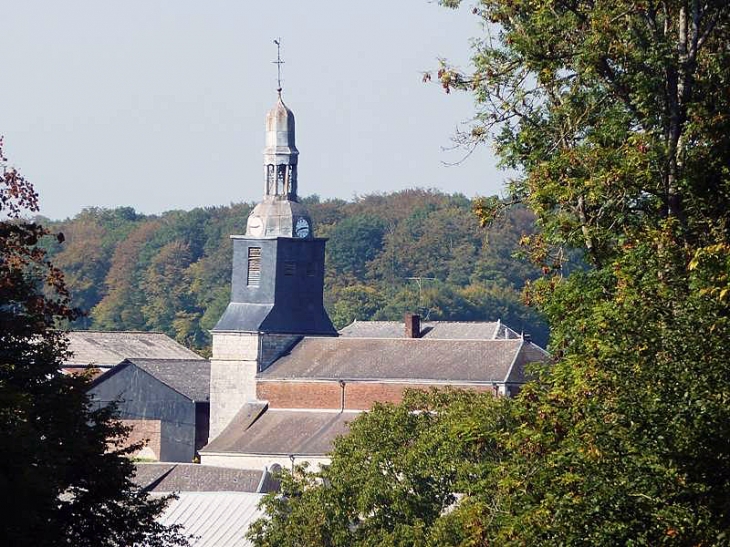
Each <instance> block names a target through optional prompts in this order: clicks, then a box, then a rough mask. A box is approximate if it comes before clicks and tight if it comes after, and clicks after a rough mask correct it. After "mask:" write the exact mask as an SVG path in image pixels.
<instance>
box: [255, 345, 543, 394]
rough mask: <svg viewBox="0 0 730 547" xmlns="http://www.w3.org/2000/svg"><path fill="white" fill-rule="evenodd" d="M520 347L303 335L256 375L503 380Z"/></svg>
mask: <svg viewBox="0 0 730 547" xmlns="http://www.w3.org/2000/svg"><path fill="white" fill-rule="evenodd" d="M523 345H532V344H530V343H529V342H525V341H524V340H522V339H516V340H505V339H502V340H436V339H428V338H421V339H413V338H398V339H393V338H381V339H378V338H354V337H346V336H343V337H339V338H324V337H323V338H314V337H312V338H304V339H303V340H302V341H301V342H299V343H298V344H297V345H296V346H294V347H293V348H292V349H291V351H290V353H288V354H287V355H284V356H282V357H280V358H279V359H278V360H277V361H275V362H274V364H272V365H271V366H270V367H268V368H267V369H266V370H264V371H263V372H261V373H260V374H259V378H260V379H262V380H293V379H304V380H315V379H316V380H333V379H335V380H339V379H342V380H404V381H419V380H426V381H436V382H451V383H464V382H466V383H490V382H503V381H505V379H506V377H507V374H508V373H509V371H510V368H511V365H512V364H513V363H514V362H515V361H516V359H517V357H518V355H519V353H520V350H521V348H522V346H523Z"/></svg>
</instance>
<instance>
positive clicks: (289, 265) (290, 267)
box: [284, 260, 297, 277]
mask: <svg viewBox="0 0 730 547" xmlns="http://www.w3.org/2000/svg"><path fill="white" fill-rule="evenodd" d="M296 271H297V263H296V262H292V261H290V260H288V261H286V262H284V275H285V276H287V277H291V276H293V275H294V274H295V273H296Z"/></svg>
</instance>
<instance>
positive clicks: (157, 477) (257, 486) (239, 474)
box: [133, 463, 279, 494]
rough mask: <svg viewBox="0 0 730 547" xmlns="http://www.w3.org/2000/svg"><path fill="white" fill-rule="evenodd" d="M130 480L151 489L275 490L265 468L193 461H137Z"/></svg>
mask: <svg viewBox="0 0 730 547" xmlns="http://www.w3.org/2000/svg"><path fill="white" fill-rule="evenodd" d="M135 467H136V469H135V474H134V478H133V481H134V483H135V484H136V485H138V486H140V487H142V488H145V489H146V490H147V491H148V492H151V493H157V494H159V493H167V492H252V493H266V492H270V491H276V490H278V487H279V485H278V482H277V481H275V480H272V478H271V474H270V473H269V472H268V470H253V469H232V468H228V467H215V466H210V465H199V464H194V463H138V464H137V465H136V466H135Z"/></svg>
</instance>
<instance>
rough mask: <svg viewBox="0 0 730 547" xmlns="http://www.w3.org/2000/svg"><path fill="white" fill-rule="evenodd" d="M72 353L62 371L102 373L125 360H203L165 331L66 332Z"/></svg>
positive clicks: (68, 372) (64, 363) (70, 372)
mask: <svg viewBox="0 0 730 547" xmlns="http://www.w3.org/2000/svg"><path fill="white" fill-rule="evenodd" d="M66 337H67V338H68V342H69V347H68V349H69V352H70V355H69V356H68V357H67V358H66V359H65V360H64V362H63V367H62V370H63V371H64V372H65V373H67V374H80V373H83V372H92V373H95V374H99V373H101V372H105V371H107V370H109V369H110V368H112V367H113V366H115V365H117V364H119V363H121V362H122V361H124V360H125V359H134V358H141V359H185V360H190V359H203V358H202V357H201V356H200V355H198V354H197V353H195V352H194V351H191V350H189V349H188V348H186V347H185V346H182V345H180V344H178V343H177V342H175V340H173V339H172V338H170V337H169V336H167V335H166V334H163V333H161V332H140V331H117V332H102V331H93V330H75V331H70V332H68V333H66Z"/></svg>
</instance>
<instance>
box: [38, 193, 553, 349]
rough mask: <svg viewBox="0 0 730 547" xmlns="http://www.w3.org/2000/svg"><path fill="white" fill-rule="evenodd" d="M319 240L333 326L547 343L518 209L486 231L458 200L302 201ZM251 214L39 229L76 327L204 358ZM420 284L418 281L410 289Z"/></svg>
mask: <svg viewBox="0 0 730 547" xmlns="http://www.w3.org/2000/svg"><path fill="white" fill-rule="evenodd" d="M303 202H304V203H305V204H306V206H307V207H308V209H309V212H310V214H311V215H312V218H313V221H314V223H315V234H316V235H317V236H318V237H327V238H329V241H328V243H327V256H326V260H327V264H326V274H325V275H326V279H325V304H326V307H327V310H328V311H329V314H330V317H331V318H332V320H333V322H334V323H335V326H336V327H337V328H341V327H343V326H345V325H347V324H348V323H350V322H351V321H353V320H355V319H357V320H366V319H381V320H384V319H388V320H394V319H401V318H402V317H403V313H404V312H406V311H416V310H418V311H420V312H421V313H422V314H423V315H424V316H425V317H427V318H429V319H433V320H436V319H449V320H460V321H477V320H495V319H498V318H499V319H501V320H503V321H504V322H505V323H507V324H508V325H510V326H511V327H512V328H514V329H516V330H518V331H525V332H527V333H530V334H531V335H532V336H533V337H534V338H535V339H536V340H537V341H539V342H540V343H543V344H544V343H546V341H547V328H546V326H545V323H544V322H543V321H542V320H541V319H540V318H539V316H538V315H537V313H536V312H535V311H534V310H532V309H530V308H529V307H527V306H525V305H524V304H523V301H522V295H521V293H522V289H523V288H524V286H525V283H526V282H527V281H529V280H533V279H535V278H536V277H538V276H539V275H540V270H539V269H538V268H536V267H535V266H533V265H531V264H530V263H529V261H527V260H525V259H523V258H520V257H519V256H517V254H518V252H519V248H520V241H524V239H525V237H526V236H529V235H530V234H532V233H533V232H534V230H535V221H534V216H533V215H532V214H531V213H529V212H528V211H527V210H526V209H514V210H512V211H510V212H509V214H508V215H505V217H504V218H503V219H501V220H500V221H499V222H497V223H494V224H493V225H492V226H491V227H490V228H488V229H484V228H481V227H480V225H479V219H478V218H477V217H476V215H474V214H473V211H472V209H473V203H472V202H471V201H470V200H469V199H467V198H466V197H464V196H462V195H459V194H454V195H448V194H444V193H440V192H437V191H432V190H421V189H416V190H405V191H402V192H397V193H392V194H386V195H369V196H364V197H361V198H357V199H354V200H353V201H343V200H321V199H320V198H319V197H317V196H310V197H308V198H305V199H304V200H303ZM252 206H253V204H233V205H230V206H225V207H208V208H199V209H194V210H192V211H170V212H167V213H164V214H162V215H150V216H147V215H141V214H138V213H136V212H135V211H134V210H133V209H131V208H128V207H122V208H118V209H113V210H107V209H96V208H90V209H85V210H83V211H82V212H81V213H79V214H78V215H76V216H75V217H74V218H72V219H67V220H65V221H63V222H49V221H48V220H44V221H43V224H44V225H47V226H49V228H50V229H51V230H53V231H60V232H62V233H63V234H64V237H65V242H63V244H58V243H56V242H53V243H49V244H48V249H47V250H48V251H49V255H50V258H51V260H53V263H54V264H55V265H56V266H58V267H59V268H61V269H62V270H63V271H64V272H65V275H66V280H67V283H68V286H69V288H70V291H71V295H72V302H73V304H74V305H75V306H77V307H79V308H80V309H82V310H85V311H86V312H87V314H86V315H85V316H84V317H81V318H80V319H78V320H77V321H76V323H75V324H74V328H84V329H100V330H157V331H162V332H165V333H167V334H169V335H170V336H172V337H174V338H175V339H177V340H178V341H179V342H181V343H183V344H186V345H187V346H190V347H193V348H197V349H200V350H203V351H205V349H206V347H207V346H208V344H209V341H210V338H209V334H208V331H209V330H210V329H211V328H212V327H213V326H214V325H215V323H216V322H217V320H218V319H219V318H220V316H221V314H222V313H223V310H224V309H225V307H226V305H227V304H228V301H229V291H230V277H231V256H232V245H231V242H230V239H229V236H230V235H231V234H241V233H244V232H245V226H246V219H247V217H248V214H249V211H250V210H251V207H252ZM414 278H421V279H414Z"/></svg>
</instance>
